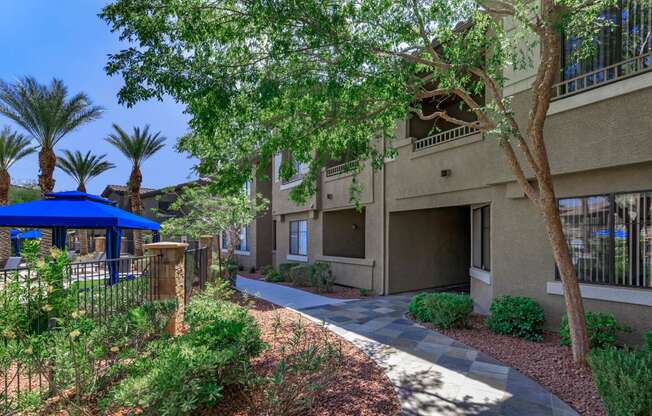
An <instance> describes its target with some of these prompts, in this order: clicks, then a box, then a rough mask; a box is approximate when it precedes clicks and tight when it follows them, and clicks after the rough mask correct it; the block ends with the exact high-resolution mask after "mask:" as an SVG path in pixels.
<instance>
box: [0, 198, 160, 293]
mask: <svg viewBox="0 0 652 416" xmlns="http://www.w3.org/2000/svg"><path fill="white" fill-rule="evenodd" d="M114 205H115V204H114V203H113V201H111V200H108V199H105V198H102V197H99V196H96V195H91V194H87V193H84V192H77V191H70V192H56V193H49V194H46V195H45V198H44V199H41V200H37V201H30V202H24V203H21V204H14V205H7V206H4V207H0V227H25V228H32V227H34V228H51V229H52V243H53V244H54V245H55V246H56V247H58V248H61V249H65V246H66V230H67V229H68V228H75V229H98V228H104V229H106V240H107V241H106V246H107V252H106V255H107V259H117V258H120V240H121V236H122V230H123V229H132V230H149V231H152V232H158V230H159V229H160V228H161V227H160V225H159V224H158V223H156V222H154V221H152V220H148V219H147V218H143V217H141V216H138V215H135V214H132V213H131V212H127V211H125V210H122V209H120V208H117V207H115V206H114ZM117 263H118V262H115V261H112V262H109V271H110V275H111V283H116V282H117V281H118V280H119V271H118V269H117Z"/></svg>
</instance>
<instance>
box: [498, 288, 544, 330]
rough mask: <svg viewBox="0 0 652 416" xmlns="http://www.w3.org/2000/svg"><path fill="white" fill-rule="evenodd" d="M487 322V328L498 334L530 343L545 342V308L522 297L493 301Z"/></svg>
mask: <svg viewBox="0 0 652 416" xmlns="http://www.w3.org/2000/svg"><path fill="white" fill-rule="evenodd" d="M489 312H490V316H489V317H488V318H487V320H486V325H487V328H488V329H489V330H490V331H492V332H495V333H497V334H503V335H512V336H515V337H518V338H525V339H528V340H530V341H541V340H543V323H544V321H545V315H544V313H543V308H542V307H541V306H540V305H539V304H538V303H536V302H535V301H534V300H532V299H531V298H528V297H521V296H509V295H505V296H501V297H499V298H497V299H495V300H494V301H493V303H492V304H491V308H490V309H489Z"/></svg>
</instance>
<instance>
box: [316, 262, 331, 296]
mask: <svg viewBox="0 0 652 416" xmlns="http://www.w3.org/2000/svg"><path fill="white" fill-rule="evenodd" d="M310 283H311V285H312V286H313V287H315V288H317V291H318V292H320V293H324V292H330V291H331V290H333V284H334V283H335V277H334V276H333V272H332V271H331V265H330V264H328V263H324V262H316V263H315V264H313V266H312V276H311V282H310Z"/></svg>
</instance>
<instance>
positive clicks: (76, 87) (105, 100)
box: [0, 0, 194, 193]
mask: <svg viewBox="0 0 652 416" xmlns="http://www.w3.org/2000/svg"><path fill="white" fill-rule="evenodd" d="M105 3H107V2H106V1H105V0H54V1H53V0H2V1H0V22H1V23H0V56H2V59H0V78H1V79H3V80H5V81H8V82H13V81H15V80H16V79H18V78H20V77H22V76H25V75H31V76H34V77H36V78H37V79H38V80H39V81H40V82H42V83H49V81H50V80H51V79H52V78H53V77H56V78H60V79H62V80H63V81H64V83H65V84H66V85H67V86H68V88H69V91H70V93H77V92H80V91H83V92H85V93H86V94H88V95H89V96H90V98H91V99H92V100H93V102H94V103H95V104H97V105H101V106H102V107H104V108H105V112H104V116H103V117H102V119H100V120H98V121H95V122H92V123H90V124H87V125H85V126H83V127H81V128H80V129H78V130H76V131H74V132H72V133H70V134H68V135H67V136H66V137H64V138H63V140H61V141H60V142H59V144H58V145H57V146H58V147H57V148H58V150H61V149H71V150H77V149H78V150H81V151H83V152H86V151H87V150H91V151H92V152H94V153H97V154H103V153H106V154H107V155H108V157H107V158H108V160H110V161H112V162H114V163H115V164H116V165H117V166H116V168H115V169H113V170H110V171H108V172H106V173H104V174H103V175H102V176H99V177H98V178H96V179H94V180H93V181H91V182H90V183H89V184H88V190H89V192H94V193H99V192H101V191H102V190H103V189H104V187H105V186H106V185H107V184H125V183H126V182H127V180H128V178H129V172H130V165H129V162H128V161H127V160H126V159H125V158H124V156H122V155H121V154H120V153H119V152H118V151H116V150H114V149H113V148H112V146H110V145H109V144H108V143H106V142H105V141H104V138H105V137H106V136H107V134H108V133H110V132H111V124H112V123H117V124H119V125H120V126H122V127H123V128H125V129H128V130H131V128H132V127H133V126H136V125H139V126H142V125H145V124H150V125H151V129H152V130H153V131H158V130H160V131H161V132H162V134H163V135H164V136H165V137H167V139H168V140H167V146H166V147H165V148H164V149H163V150H162V151H161V152H160V153H158V154H156V155H155V156H153V157H152V158H151V159H149V160H148V161H147V162H145V164H144V165H143V167H142V171H143V186H145V187H151V188H159V187H163V186H168V185H172V184H175V183H179V182H185V181H187V180H189V179H191V178H193V177H194V176H193V174H192V172H191V167H192V165H193V163H194V162H193V161H192V160H189V159H188V158H187V156H186V155H180V154H178V153H176V152H175V151H174V149H173V145H174V143H175V142H176V139H177V137H179V136H181V135H182V134H183V133H184V132H186V130H187V128H188V127H187V120H188V116H186V115H185V114H183V107H182V106H181V105H179V104H177V103H175V102H174V101H173V100H167V101H165V102H158V101H150V102H145V103H139V104H137V105H136V106H135V107H132V108H126V107H124V106H121V105H120V104H118V100H117V98H116V94H117V92H118V90H119V89H120V86H121V85H122V79H121V78H120V77H113V78H109V77H108V76H107V75H106V73H105V72H104V65H105V64H106V60H107V54H109V53H112V52H115V51H117V50H119V49H120V48H121V47H124V45H121V44H120V42H118V39H117V35H116V34H112V33H110V31H109V29H108V27H107V26H106V24H105V23H104V22H103V21H101V20H100V19H99V18H98V17H97V13H98V12H99V11H100V9H101V8H102V6H103V5H104V4H105ZM7 124H8V125H11V123H10V122H9V120H7V119H6V118H4V117H2V116H0V126H2V125H7ZM10 173H11V176H12V181H13V182H14V183H19V182H21V181H26V180H32V181H35V180H36V179H37V175H38V160H37V157H36V155H33V156H30V157H28V158H26V159H24V160H22V161H20V162H18V163H17V164H16V165H14V167H13V168H12V170H11V172H10ZM55 179H56V187H55V189H56V190H59V191H63V190H70V189H74V188H75V187H76V184H75V183H74V181H73V180H71V179H70V178H69V177H68V176H67V175H65V174H64V173H63V172H61V171H60V170H58V169H57V170H56V171H55Z"/></svg>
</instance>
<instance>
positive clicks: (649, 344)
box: [644, 331, 652, 353]
mask: <svg viewBox="0 0 652 416" xmlns="http://www.w3.org/2000/svg"><path fill="white" fill-rule="evenodd" d="M644 337H645V350H646V351H647V352H650V353H652V331H647V332H646V333H645V336H644Z"/></svg>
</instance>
